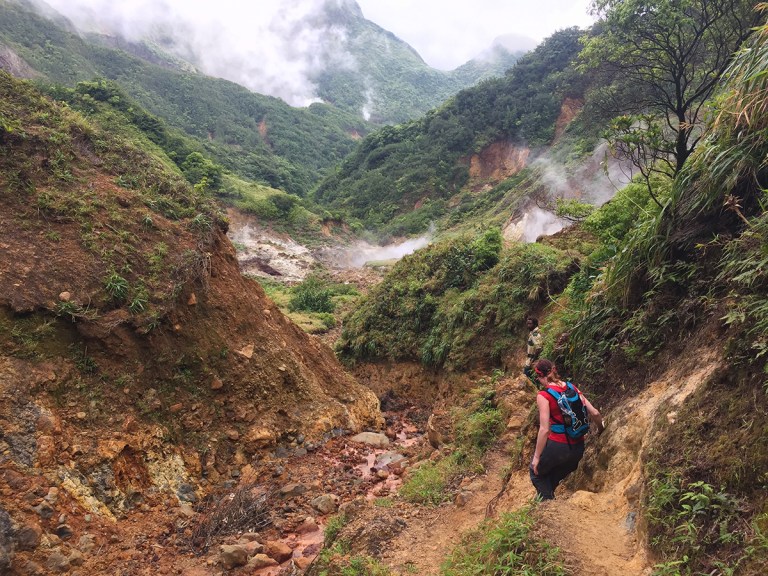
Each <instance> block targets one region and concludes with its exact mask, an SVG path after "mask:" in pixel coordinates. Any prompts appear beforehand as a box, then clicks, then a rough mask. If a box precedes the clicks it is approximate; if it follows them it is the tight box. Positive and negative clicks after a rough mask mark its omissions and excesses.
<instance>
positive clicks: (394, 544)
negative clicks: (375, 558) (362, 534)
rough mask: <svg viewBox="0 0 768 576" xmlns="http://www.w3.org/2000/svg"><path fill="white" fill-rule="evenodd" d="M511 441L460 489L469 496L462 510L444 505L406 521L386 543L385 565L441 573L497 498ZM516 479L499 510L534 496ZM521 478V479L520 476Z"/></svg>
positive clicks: (430, 574)
mask: <svg viewBox="0 0 768 576" xmlns="http://www.w3.org/2000/svg"><path fill="white" fill-rule="evenodd" d="M513 440H514V438H509V442H508V441H507V439H502V441H501V442H500V443H499V445H498V446H497V448H496V449H495V450H494V451H493V452H492V453H491V454H489V456H488V459H487V461H486V472H485V474H483V475H482V476H479V477H477V478H474V479H473V480H472V481H470V482H468V483H467V484H466V485H464V486H463V491H464V493H469V494H471V495H469V497H468V501H467V502H466V503H465V504H464V505H463V506H457V505H456V504H445V505H443V506H439V507H437V508H434V509H429V508H426V509H423V510H422V511H421V514H420V515H418V516H415V517H411V518H409V520H408V527H407V528H406V529H405V530H404V531H403V532H402V533H400V535H399V536H398V537H397V538H396V539H394V540H392V541H391V542H390V543H389V550H388V551H387V552H386V553H385V554H384V555H383V559H384V561H385V562H386V563H387V564H388V565H389V566H392V567H393V568H394V569H395V570H398V571H400V572H402V573H412V574H420V575H423V576H434V575H436V574H439V572H440V564H441V563H442V562H443V560H444V559H445V557H446V555H447V554H448V553H449V552H450V551H451V550H452V549H453V548H454V547H455V546H456V545H457V544H458V543H459V541H460V539H461V537H462V535H463V534H464V533H466V532H467V531H470V530H472V529H473V528H475V527H476V526H477V525H478V524H479V523H480V522H482V521H483V519H484V518H485V510H486V506H487V504H488V502H489V501H490V500H491V499H492V498H493V497H494V496H496V494H498V492H499V490H500V489H501V486H502V480H503V476H504V471H505V467H507V466H508V465H509V462H510V455H509V447H511V446H513ZM517 476H518V475H513V479H512V480H510V484H509V486H508V487H507V490H506V491H505V494H504V496H503V497H502V499H501V501H500V502H499V508H502V507H503V508H505V509H511V508H517V507H520V506H522V505H523V504H524V503H525V502H526V501H527V500H528V498H530V497H531V496H532V495H533V492H532V488H531V486H530V482H528V480H527V478H526V479H525V484H527V485H526V486H522V485H520V484H521V482H520V478H517ZM521 478H522V476H521Z"/></svg>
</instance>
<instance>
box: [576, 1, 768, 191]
mask: <svg viewBox="0 0 768 576" xmlns="http://www.w3.org/2000/svg"><path fill="white" fill-rule="evenodd" d="M591 7H592V11H593V13H594V14H596V15H597V16H599V17H600V20H599V24H598V26H597V30H598V33H597V34H594V35H592V36H591V37H590V38H589V39H588V40H587V41H586V45H585V48H584V50H583V52H582V54H581V59H582V62H584V63H585V64H586V65H587V66H590V67H592V68H594V69H599V70H600V72H601V73H602V74H605V75H606V76H607V77H608V79H609V81H608V86H607V87H605V88H603V89H602V91H601V94H600V95H599V96H597V97H596V98H598V99H599V100H600V101H601V102H602V103H603V105H604V106H605V107H607V108H608V109H609V110H611V111H612V112H613V113H615V114H624V115H623V116H621V117H620V118H617V119H616V120H614V122H613V123H612V125H611V128H610V131H609V135H608V139H609V141H610V142H611V145H612V148H613V152H614V153H615V154H617V156H618V157H620V158H626V159H629V160H631V161H632V163H633V164H634V165H635V166H636V167H637V168H638V169H639V170H640V172H641V173H642V174H643V176H644V177H646V179H647V178H649V177H650V176H651V174H653V173H662V174H666V175H669V176H673V175H675V174H677V173H679V172H680V170H681V169H682V167H683V165H684V164H685V162H686V160H687V159H688V158H689V157H690V155H691V153H692V152H693V151H694V149H695V148H696V145H697V143H698V142H699V141H700V137H701V133H700V122H701V118H702V115H703V112H704V110H705V106H704V103H705V102H706V101H707V100H708V99H709V98H710V97H711V96H712V94H713V91H714V90H715V89H716V87H717V82H718V79H719V78H720V77H721V75H722V74H723V73H724V71H725V69H726V68H727V67H728V64H729V63H730V61H731V58H732V54H733V53H734V52H735V51H736V50H738V49H739V47H740V46H741V44H742V42H744V40H745V39H746V38H747V36H748V35H749V34H750V33H751V31H752V28H753V26H755V25H757V24H758V23H759V17H758V15H757V13H756V12H755V2H752V1H749V0H742V1H732V0H688V1H685V2H677V1H670V0H654V1H653V2H650V3H649V2H646V1H641V0H594V1H593V2H592V4H591ZM627 112H629V114H627ZM649 189H650V190H651V193H653V190H652V187H651V186H650V185H649Z"/></svg>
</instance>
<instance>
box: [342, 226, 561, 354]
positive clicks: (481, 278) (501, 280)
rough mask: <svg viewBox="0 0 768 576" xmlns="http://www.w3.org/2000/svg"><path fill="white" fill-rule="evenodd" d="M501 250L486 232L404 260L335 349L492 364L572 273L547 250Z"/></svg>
mask: <svg viewBox="0 0 768 576" xmlns="http://www.w3.org/2000/svg"><path fill="white" fill-rule="evenodd" d="M500 248H501V242H500V235H499V232H498V230H487V231H484V232H479V233H476V234H475V235H474V236H468V235H465V236H460V237H457V238H453V239H449V240H445V241H443V242H439V243H435V244H433V245H431V246H429V247H427V248H424V249H421V250H419V251H417V252H416V253H414V254H412V255H410V256H407V257H405V258H403V259H402V260H400V261H399V262H398V263H397V264H396V265H395V266H394V268H393V269H392V270H391V272H390V273H388V274H387V276H386V277H385V278H384V280H383V282H381V283H380V284H379V285H377V286H376V287H375V288H374V289H373V290H372V291H371V292H370V294H369V295H368V296H367V297H366V298H365V300H364V301H363V303H362V304H361V305H360V306H359V307H358V308H357V309H356V310H355V311H354V312H353V313H352V314H351V315H350V316H349V317H347V318H346V319H345V321H344V331H343V333H342V335H341V338H340V340H339V341H338V343H337V350H338V351H339V353H340V354H341V355H342V356H343V357H347V358H350V359H352V358H358V359H363V358H385V357H389V358H409V359H413V360H418V361H420V362H422V363H423V364H425V365H430V366H436V367H441V366H452V367H454V368H461V367H463V366H465V365H466V364H467V363H468V361H469V359H470V358H475V359H476V360H480V361H483V362H487V363H493V362H498V361H499V359H500V357H501V355H502V354H503V353H504V352H505V349H506V347H507V346H508V344H509V341H510V340H511V339H513V338H516V337H517V336H516V335H517V333H518V331H519V330H521V327H522V325H523V322H524V320H525V316H526V315H527V314H528V313H529V311H530V309H531V307H532V306H534V305H536V304H537V303H538V302H540V301H541V300H543V299H544V298H545V297H546V294H548V293H549V294H556V293H558V292H559V291H560V290H562V289H563V287H564V286H565V284H566V280H567V277H568V275H569V274H570V273H571V269H572V268H571V266H572V260H571V258H570V257H569V256H566V255H565V254H564V253H562V252H560V251H558V250H556V249H554V248H551V247H548V246H543V245H540V244H525V245H523V244H516V245H513V246H512V247H510V248H509V249H508V250H505V251H503V252H502V251H501V250H500ZM480 342H483V344H482V345H481V344H480Z"/></svg>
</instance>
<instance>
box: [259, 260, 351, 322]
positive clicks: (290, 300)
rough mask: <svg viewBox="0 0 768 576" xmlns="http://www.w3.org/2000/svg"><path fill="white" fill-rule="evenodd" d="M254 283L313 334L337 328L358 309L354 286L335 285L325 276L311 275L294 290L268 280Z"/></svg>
mask: <svg viewBox="0 0 768 576" xmlns="http://www.w3.org/2000/svg"><path fill="white" fill-rule="evenodd" d="M254 280H256V281H257V282H259V283H260V284H261V286H262V288H264V291H265V292H266V293H267V295H268V296H269V297H270V299H271V300H272V301H273V302H274V303H275V304H277V306H278V307H279V308H280V310H281V311H282V312H283V313H284V314H286V315H287V316H288V317H289V318H290V319H291V320H292V321H293V322H294V323H296V324H297V325H298V326H300V327H301V328H302V329H303V330H305V331H306V332H309V333H310V334H317V333H322V332H327V331H328V330H330V329H332V328H333V327H335V326H336V324H337V317H340V316H341V315H342V314H344V313H346V312H347V311H348V310H349V309H351V308H352V307H354V305H355V303H356V302H357V300H358V299H359V297H360V294H359V292H357V290H356V289H355V287H354V286H352V285H351V284H339V283H336V282H332V281H331V280H330V279H329V278H328V277H327V276H326V275H324V274H322V273H315V274H311V275H309V276H308V277H307V278H306V279H305V280H304V281H302V282H300V283H298V284H296V285H295V286H293V287H290V286H287V285H286V284H283V283H282V282H277V281H272V280H268V279H266V278H257V277H254Z"/></svg>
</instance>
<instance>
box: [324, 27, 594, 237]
mask: <svg viewBox="0 0 768 576" xmlns="http://www.w3.org/2000/svg"><path fill="white" fill-rule="evenodd" d="M579 35H580V32H579V31H578V30H577V29H569V30H563V31H561V32H558V33H556V34H554V35H553V36H551V37H550V38H548V39H547V40H546V41H545V42H544V43H543V44H541V45H540V46H539V47H538V48H537V49H536V50H534V51H533V52H531V53H530V54H527V55H526V56H524V57H523V58H521V59H520V60H519V61H518V62H517V64H516V65H515V66H514V67H513V68H512V69H511V70H510V71H509V72H508V74H507V75H506V76H505V77H504V78H498V79H491V80H486V81H484V82H482V83H480V84H479V85H478V86H476V87H474V88H471V89H467V90H463V91H462V92H459V93H458V94H457V95H456V96H455V97H453V98H452V99H450V100H449V101H448V102H446V103H445V104H444V105H442V106H441V107H440V108H438V109H436V110H433V111H431V112H429V113H428V114H427V115H426V116H425V117H424V118H422V119H420V120H417V121H413V122H408V123H405V124H401V125H399V126H388V127H385V128H382V129H380V130H377V131H376V132H374V133H372V134H370V135H369V136H368V137H366V138H365V139H364V140H363V141H362V143H361V144H360V146H359V147H358V148H357V149H356V150H355V151H354V152H353V153H352V154H351V155H350V156H349V157H347V158H346V159H345V160H344V162H343V163H342V164H341V168H340V169H339V170H338V171H337V172H336V173H334V174H332V175H330V176H329V177H328V178H327V179H326V180H324V181H323V182H322V183H321V184H320V186H319V187H318V188H317V190H316V192H315V195H314V197H315V200H316V201H317V202H318V203H322V204H323V205H326V206H330V207H331V208H332V209H333V210H337V211H341V212H343V213H345V214H346V215H347V216H348V217H350V218H355V219H358V220H360V221H361V222H362V223H363V225H364V226H365V227H366V228H368V229H373V230H382V231H384V232H394V231H395V230H397V231H403V232H410V233H415V232H420V231H423V230H424V229H426V227H427V226H428V225H429V221H430V220H433V219H437V218H439V217H441V216H443V215H445V214H446V213H447V212H448V211H449V209H448V208H449V207H448V204H447V203H446V202H445V200H447V199H449V198H451V197H453V196H454V195H456V194H457V193H459V192H460V191H461V190H462V188H463V187H464V186H465V185H466V183H467V181H468V177H469V172H468V167H467V162H466V160H467V159H468V158H469V156H471V155H472V154H473V153H476V152H479V151H480V150H482V149H483V148H484V147H485V146H486V145H488V144H490V143H492V142H495V141H497V140H512V141H517V142H527V143H528V144H530V145H540V144H544V143H547V142H549V141H550V140H551V138H552V136H553V134H554V125H555V120H556V119H557V117H558V115H559V113H560V104H561V102H562V97H563V95H564V94H569V95H571V94H578V93H579V92H580V91H581V90H582V89H583V87H582V85H581V80H580V79H579V77H578V74H577V73H576V72H574V70H573V67H572V66H571V63H572V61H573V59H574V58H575V57H576V55H577V54H578V51H579V49H580V44H579ZM427 199H428V200H429V202H426V200H427ZM417 202H422V203H423V204H422V207H421V208H419V209H418V210H417V211H416V212H418V214H419V215H418V216H416V215H411V216H409V217H407V218H408V220H399V221H398V220H393V219H394V218H395V217H397V216H403V217H405V216H404V215H405V214H406V213H408V212H411V210H412V207H413V206H414V205H415V204H416V203H417ZM419 226H421V229H420V230H419V229H418V227H419Z"/></svg>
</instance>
